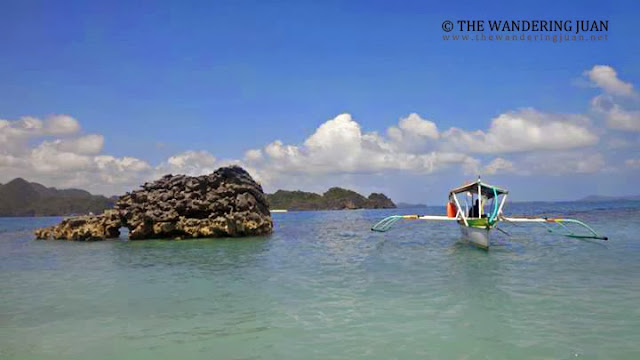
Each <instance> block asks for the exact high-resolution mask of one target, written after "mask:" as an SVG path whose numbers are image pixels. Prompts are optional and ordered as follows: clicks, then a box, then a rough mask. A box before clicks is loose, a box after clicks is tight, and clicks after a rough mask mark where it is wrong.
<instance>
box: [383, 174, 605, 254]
mask: <svg viewBox="0 0 640 360" xmlns="http://www.w3.org/2000/svg"><path fill="white" fill-rule="evenodd" d="M460 194H466V199H464V200H465V201H464V202H463V203H464V205H465V207H464V209H463V207H462V206H461V205H460V204H461V201H460V199H459V198H458V195H460ZM508 194H509V192H508V191H507V190H504V189H501V188H498V187H496V186H493V185H489V184H486V183H483V182H482V181H481V180H480V178H479V177H478V180H477V181H475V182H472V183H469V184H466V185H463V186H460V187H458V188H455V189H452V190H451V191H450V192H449V202H448V203H447V216H438V215H392V216H389V217H386V218H384V219H382V220H381V221H379V222H378V223H376V224H375V225H373V227H371V230H373V231H381V232H384V231H387V230H389V229H390V228H391V227H392V226H393V224H395V223H396V222H398V221H399V220H403V219H405V220H428V221H429V220H430V221H455V222H457V223H458V225H460V230H461V232H462V236H463V237H464V238H465V239H467V240H468V241H469V242H470V243H472V244H474V245H477V246H478V247H480V248H483V249H487V250H488V249H489V243H490V241H489V238H490V234H491V230H493V229H497V230H499V231H501V232H504V233H506V232H505V231H503V230H502V229H499V228H498V227H497V225H498V223H499V222H502V221H504V222H508V223H540V224H543V225H545V226H546V227H547V230H548V231H549V232H553V233H556V232H557V231H555V230H554V229H553V228H551V227H550V226H549V225H550V224H557V225H559V226H560V228H562V229H563V230H564V232H562V233H560V235H564V236H568V237H572V238H579V239H598V240H608V238H607V237H606V236H601V235H599V234H598V233H597V232H596V231H595V230H593V229H592V228H591V227H590V226H589V225H587V224H585V223H583V222H582V221H580V220H576V219H564V218H548V217H540V218H529V217H507V216H505V215H504V213H503V212H502V209H503V207H504V204H505V201H506V199H507V195H508ZM485 207H487V208H488V210H489V211H488V212H485V209H484V208H485ZM567 223H570V224H575V225H578V226H580V227H581V228H583V229H584V230H586V232H587V234H585V235H581V234H576V233H574V232H573V231H572V230H571V229H570V228H569V227H567V226H566V225H565V224H567Z"/></svg>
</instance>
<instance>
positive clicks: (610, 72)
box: [584, 65, 633, 96]
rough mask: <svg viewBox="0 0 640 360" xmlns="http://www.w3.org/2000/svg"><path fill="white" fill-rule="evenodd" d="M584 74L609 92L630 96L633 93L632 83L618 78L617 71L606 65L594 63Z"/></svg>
mask: <svg viewBox="0 0 640 360" xmlns="http://www.w3.org/2000/svg"><path fill="white" fill-rule="evenodd" d="M584 74H585V75H586V76H587V77H588V78H589V80H591V81H592V82H593V84H594V85H595V86H598V87H600V88H602V89H603V90H604V91H606V92H607V93H609V94H613V95H622V96H630V95H633V85H631V84H629V83H626V82H624V81H622V80H620V79H619V78H618V73H617V72H616V71H615V70H614V69H613V68H612V67H611V66H607V65H595V66H594V67H593V68H591V70H587V71H585V72H584Z"/></svg>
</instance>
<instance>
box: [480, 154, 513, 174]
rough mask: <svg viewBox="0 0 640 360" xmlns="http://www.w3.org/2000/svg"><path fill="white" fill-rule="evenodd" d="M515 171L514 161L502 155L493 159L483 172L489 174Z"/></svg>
mask: <svg viewBox="0 0 640 360" xmlns="http://www.w3.org/2000/svg"><path fill="white" fill-rule="evenodd" d="M515 171H516V169H515V166H514V165H513V162H511V161H509V160H506V159H503V158H500V157H498V158H495V159H493V160H492V161H491V162H490V163H489V164H487V165H486V166H485V167H484V168H482V174H487V175H495V174H502V173H512V172H515Z"/></svg>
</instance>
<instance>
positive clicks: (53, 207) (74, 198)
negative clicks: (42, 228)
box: [0, 178, 114, 216]
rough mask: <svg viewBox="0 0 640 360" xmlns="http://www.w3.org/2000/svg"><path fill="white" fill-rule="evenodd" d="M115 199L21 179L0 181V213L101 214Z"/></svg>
mask: <svg viewBox="0 0 640 360" xmlns="http://www.w3.org/2000/svg"><path fill="white" fill-rule="evenodd" d="M113 204H114V199H110V198H107V197H104V196H102V195H92V194H90V193H89V192H87V191H84V190H79V189H64V190H58V189H56V188H52V187H50V188H48V187H46V186H44V185H41V184H38V183H33V182H28V181H27V180H24V179H22V178H17V179H14V180H11V181H10V182H8V183H6V184H0V216H65V215H72V214H88V213H89V212H93V213H96V214H97V213H101V212H102V211H103V210H105V209H109V208H111V207H113Z"/></svg>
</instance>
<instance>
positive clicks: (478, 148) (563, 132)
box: [442, 109, 598, 154]
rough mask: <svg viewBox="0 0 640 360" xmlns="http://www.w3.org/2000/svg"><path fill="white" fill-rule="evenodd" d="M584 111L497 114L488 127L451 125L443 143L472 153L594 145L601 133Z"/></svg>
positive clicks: (496, 152) (531, 110)
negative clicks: (598, 134) (467, 129)
mask: <svg viewBox="0 0 640 360" xmlns="http://www.w3.org/2000/svg"><path fill="white" fill-rule="evenodd" d="M588 124H589V120H588V118H586V117H585V116H582V115H564V114H549V113H542V112H539V111H537V110H534V109H523V110H519V111H515V112H510V113H505V114H501V115H499V116H498V117H496V118H494V119H493V121H492V122H491V126H490V128H489V130H488V131H486V132H485V131H482V130H476V131H464V130H461V129H458V128H451V129H449V130H447V131H446V132H444V133H443V134H442V138H443V140H444V146H445V147H450V148H453V149H456V150H459V151H464V152H472V153H487V154H498V153H515V152H525V151H534V150H566V149H573V148H579V147H585V146H590V145H594V144H596V143H597V142H598V137H597V135H596V134H595V133H593V132H592V131H591V130H589V128H588V127H587V125H588Z"/></svg>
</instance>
